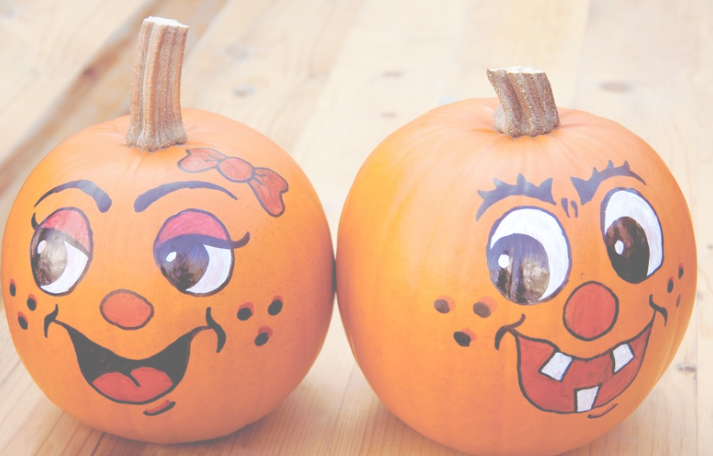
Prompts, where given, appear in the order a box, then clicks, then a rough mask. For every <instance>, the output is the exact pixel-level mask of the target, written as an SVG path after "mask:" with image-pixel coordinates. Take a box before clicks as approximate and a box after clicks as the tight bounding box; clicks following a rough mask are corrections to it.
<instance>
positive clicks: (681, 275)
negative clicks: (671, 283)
mask: <svg viewBox="0 0 713 456" xmlns="http://www.w3.org/2000/svg"><path fill="white" fill-rule="evenodd" d="M681 277H683V265H680V266H679V267H678V278H679V279H680V278H681Z"/></svg>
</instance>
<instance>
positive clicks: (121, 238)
mask: <svg viewBox="0 0 713 456" xmlns="http://www.w3.org/2000/svg"><path fill="white" fill-rule="evenodd" d="M142 30H143V31H142V35H141V39H140V43H139V52H138V54H137V55H138V57H137V59H138V60H141V59H142V58H147V56H148V58H151V56H154V55H155V56H158V58H157V60H158V61H159V62H158V63H157V62H153V63H149V64H148V66H151V65H160V62H166V61H172V64H175V65H176V66H175V67H174V68H173V69H172V70H170V71H168V73H171V76H172V78H168V77H163V76H159V77H158V78H156V79H152V80H149V79H147V80H146V84H145V86H146V87H148V89H147V90H151V91H152V92H145V93H144V94H143V97H144V98H143V99H142V100H143V101H141V102H139V103H138V104H133V105H132V113H131V119H130V118H129V117H121V118H118V119H116V120H113V121H110V122H106V123H103V124H100V125H96V126H93V127H90V128H88V129H86V130H84V131H82V132H80V133H78V134H76V135H75V136H73V137H71V138H69V139H68V140H66V141H65V142H64V143H62V144H60V145H59V146H58V147H57V148H55V149H54V150H53V151H52V152H51V153H50V154H49V155H48V156H47V157H46V158H44V160H43V161H42V162H41V163H40V164H39V165H38V166H37V167H36V169H34V171H33V172H32V173H31V175H30V176H29V177H28V179H27V181H26V183H25V185H24V186H23V187H22V189H21V191H20V193H19V195H18V196H17V199H16V201H15V204H14V206H13V208H12V211H11V213H10V216H9V219H8V221H7V227H6V231H5V237H4V240H3V249H2V277H1V280H2V288H3V299H4V301H5V306H6V313H7V318H8V323H9V326H10V332H11V334H12V338H13V341H14V343H15V346H16V347H17V351H18V353H19V354H20V357H21V359H22V361H23V362H24V364H25V366H26V367H27V369H28V371H29V372H30V374H31V375H32V377H33V378H34V380H35V381H36V383H37V384H38V385H39V387H40V388H41V389H42V390H43V391H44V392H45V394H46V395H47V396H48V397H49V398H50V399H51V400H52V401H53V402H54V403H55V404H57V405H58V406H59V407H60V408H62V409H63V410H65V411H66V412H68V413H69V414H70V415H71V416H73V417H75V418H77V419H78V420H80V421H82V422H84V423H86V424H88V425H90V426H93V427H95V428H97V429H100V430H103V431H107V432H111V433H114V434H117V435H120V436H123V437H127V438H131V439H137V440H144V441H151V442H185V441H195V440H202V439H209V438H213V437H218V436H222V435H226V434H228V433H231V432H233V431H235V430H236V429H239V428H241V427H243V426H244V425H246V424H248V423H251V422H253V421H255V420H257V419H259V418H261V417H262V416H264V415H265V414H267V413H268V412H269V411H271V410H272V409H274V408H275V407H276V406H277V405H278V404H279V403H280V402H281V401H282V400H283V399H284V398H285V397H286V396H287V395H288V394H289V393H290V392H291V391H292V390H293V389H294V388H295V387H296V386H297V385H298V383H299V382H300V381H301V380H302V378H303V377H304V376H305V375H306V373H307V371H308V370H309V368H310V366H311V365H312V363H313V361H314V359H315V358H316V356H317V354H318V352H319V350H320V348H321V345H322V343H323V341H324V337H325V335H326V332H327V328H328V324H329V320H330V317H331V309H332V300H333V261H334V260H333V254H332V244H331V239H330V235H329V229H328V225H327V221H326V218H325V216H324V213H323V210H322V207H321V205H320V203H319V200H318V198H317V195H316V194H315V192H314V190H313V188H312V186H311V185H310V183H309V181H308V180H307V178H306V176H305V175H304V174H303V173H302V171H301V170H300V169H299V167H298V165H297V164H296V163H295V162H294V161H293V160H292V159H291V158H290V157H289V156H288V155H287V154H286V153H285V152H284V151H282V150H281V149H280V148H279V147H278V146H277V145H275V144H274V143H273V142H272V141H270V140H269V139H268V138H266V137H265V136H263V135H261V134H259V133H257V132H256V131H254V130H252V129H250V128H249V127H247V126H245V125H242V124H240V123H237V122H235V121H232V120H230V119H227V118H225V117H221V116H219V115H216V114H211V113H209V112H205V111H198V110H183V111H182V112H181V111H180V109H176V108H177V107H176V106H175V104H172V105H171V103H172V102H171V101H170V100H169V99H171V97H170V96H166V94H170V93H171V92H172V91H173V92H174V94H175V93H176V92H177V91H178V87H179V84H180V77H179V76H180V60H181V59H180V56H181V55H182V52H183V51H182V44H183V41H182V40H183V39H184V37H185V27H183V26H180V25H178V24H176V23H172V22H171V21H166V20H160V19H150V20H147V21H146V22H145V23H144V28H143V29H142ZM151 37H153V38H151ZM149 42H150V44H147V43H149ZM142 45H144V46H148V47H146V48H142ZM178 45H181V46H178ZM150 46H157V49H151V48H150ZM179 47H180V49H179ZM166 52H169V53H170V54H169V55H172V56H174V57H176V56H177V57H179V58H177V59H176V58H174V59H170V58H165V57H166V54H165V53H166ZM152 71H154V73H153V74H159V75H160V74H161V71H166V69H165V68H163V67H159V68H156V67H152ZM176 71H177V72H178V74H176V73H175V72H176ZM147 78H148V76H147ZM164 83H169V85H170V87H168V88H166V87H165V86H164V85H162V84H164ZM142 85H143V84H142V82H141V81H138V82H137V80H136V74H135V79H134V89H133V90H135V91H136V90H140V89H141V87H142ZM162 97H163V98H162ZM135 99H141V98H140V97H139V98H136V97H135ZM167 100H168V101H167ZM161 103H167V104H169V105H171V106H170V107H171V109H168V110H163V109H154V110H153V111H152V109H153V108H155V107H156V106H160V105H161ZM152 107H153V108H152ZM143 108H146V109H143ZM142 109H143V111H142ZM152 112H158V113H165V112H168V113H170V114H171V115H172V116H173V117H172V118H171V119H169V120H166V119H163V120H159V121H158V122H153V123H152V122H151V119H149V117H151V115H152ZM138 113H141V115H140V116H139V115H138ZM176 116H177V118H178V122H176V123H174V124H172V127H171V128H168V127H167V124H166V122H169V121H170V122H173V121H175V118H176ZM136 117H139V119H138V123H137V122H135V120H136ZM181 118H182V119H183V122H181ZM130 120H131V121H130ZM154 120H156V119H154ZM141 122H145V123H146V122H147V124H146V125H148V126H149V128H148V130H150V131H143V132H141V133H140V134H138V135H136V137H139V138H142V139H141V140H140V142H141V144H142V145H144V146H145V147H143V148H142V147H131V146H129V145H127V141H126V139H125V138H126V137H127V131H128V130H130V129H131V128H138V130H141V128H139V127H141ZM130 124H131V127H130ZM184 124H185V130H183V125H184ZM152 131H153V132H155V133H157V135H156V137H155V138H153V139H152V138H151V135H150V133H151V132H152ZM184 131H185V133H187V139H185V133H183V132H184ZM172 132H174V133H175V132H177V135H178V137H179V140H178V143H176V144H173V145H169V146H160V145H159V142H160V141H163V140H164V139H165V136H166V135H169V136H170V135H171V134H173V133H172ZM182 134H183V136H182ZM181 137H183V140H181ZM169 142H172V143H175V142H176V141H175V138H174V139H173V140H170V141H169ZM152 145H153V146H152ZM146 148H156V149H159V150H156V151H155V152H147V151H146V150H143V149H146Z"/></svg>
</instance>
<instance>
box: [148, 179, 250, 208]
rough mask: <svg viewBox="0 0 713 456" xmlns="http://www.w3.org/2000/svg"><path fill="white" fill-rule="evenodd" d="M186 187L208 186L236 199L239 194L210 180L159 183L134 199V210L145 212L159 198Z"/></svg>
mask: <svg viewBox="0 0 713 456" xmlns="http://www.w3.org/2000/svg"><path fill="white" fill-rule="evenodd" d="M184 188H187V189H195V188H207V189H210V190H218V191H219V192H223V193H225V194H226V195H228V196H229V197H231V198H233V199H234V200H237V199H238V197H237V196H235V195H233V194H232V193H230V192H229V191H228V190H226V189H224V188H223V187H221V186H220V185H215V184H211V183H210V182H201V181H187V182H171V183H169V184H163V185H159V186H158V187H156V188H152V189H151V190H148V191H146V192H145V193H143V194H141V195H139V196H138V197H137V198H136V201H134V211H136V212H143V211H145V210H146V209H147V208H148V207H149V206H150V205H152V204H153V203H155V202H156V201H157V200H158V199H160V198H163V197H164V196H166V195H168V194H169V193H173V192H175V191H178V190H182V189H184Z"/></svg>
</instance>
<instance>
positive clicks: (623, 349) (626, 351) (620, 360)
mask: <svg viewBox="0 0 713 456" xmlns="http://www.w3.org/2000/svg"><path fill="white" fill-rule="evenodd" d="M612 355H613V356H614V372H619V371H620V370H621V369H623V368H624V366H626V365H627V364H629V361H631V360H632V359H634V352H632V351H631V347H630V346H629V344H621V345H619V346H618V347H616V348H615V349H614V350H613V351H612Z"/></svg>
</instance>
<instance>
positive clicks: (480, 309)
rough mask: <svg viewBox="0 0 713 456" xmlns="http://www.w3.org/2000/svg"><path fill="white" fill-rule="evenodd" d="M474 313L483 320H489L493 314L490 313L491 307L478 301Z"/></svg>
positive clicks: (474, 305) (474, 306)
mask: <svg viewBox="0 0 713 456" xmlns="http://www.w3.org/2000/svg"><path fill="white" fill-rule="evenodd" d="M473 312H474V313H475V314H476V315H477V316H479V317H481V318H488V317H489V316H490V314H491V313H492V312H491V311H490V307H488V305H487V304H486V303H484V302H481V301H478V302H476V303H475V304H473Z"/></svg>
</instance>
